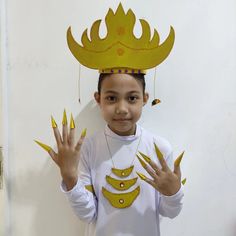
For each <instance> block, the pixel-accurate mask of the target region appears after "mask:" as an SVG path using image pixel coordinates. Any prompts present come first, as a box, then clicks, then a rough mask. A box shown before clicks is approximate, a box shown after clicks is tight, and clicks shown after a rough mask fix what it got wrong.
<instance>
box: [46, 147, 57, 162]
mask: <svg viewBox="0 0 236 236" xmlns="http://www.w3.org/2000/svg"><path fill="white" fill-rule="evenodd" d="M48 153H49V155H50V157H51V158H52V160H53V161H54V162H55V163H56V164H57V165H58V156H57V153H55V152H54V151H53V150H52V149H51V150H50V151H49V152H48Z"/></svg>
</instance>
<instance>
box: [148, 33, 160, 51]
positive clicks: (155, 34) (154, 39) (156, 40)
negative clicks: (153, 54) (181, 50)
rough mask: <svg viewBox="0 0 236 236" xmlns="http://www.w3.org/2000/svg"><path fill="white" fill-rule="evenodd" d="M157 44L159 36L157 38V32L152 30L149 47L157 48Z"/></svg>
mask: <svg viewBox="0 0 236 236" xmlns="http://www.w3.org/2000/svg"><path fill="white" fill-rule="evenodd" d="M159 42H160V36H159V34H158V32H157V30H156V29H154V34H153V37H152V40H151V41H150V47H156V46H158V45H159Z"/></svg>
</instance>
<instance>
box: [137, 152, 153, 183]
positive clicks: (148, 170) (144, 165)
mask: <svg viewBox="0 0 236 236" xmlns="http://www.w3.org/2000/svg"><path fill="white" fill-rule="evenodd" d="M137 157H138V160H139V162H140V164H141V165H142V167H143V168H144V169H145V170H146V171H147V172H148V174H149V175H150V176H152V178H154V179H157V174H156V173H155V172H154V171H153V170H152V169H151V168H150V167H149V166H148V165H147V164H146V163H145V162H144V161H143V160H142V159H141V158H140V157H139V156H138V155H137Z"/></svg>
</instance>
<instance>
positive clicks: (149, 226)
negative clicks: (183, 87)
mask: <svg viewBox="0 0 236 236" xmlns="http://www.w3.org/2000/svg"><path fill="white" fill-rule="evenodd" d="M105 135H106V136H107V142H108V145H109V149H110V152H109V149H108V147H107V142H106V139H105ZM139 142H140V143H139ZM154 142H155V143H156V144H157V146H158V147H159V149H160V150H161V152H162V153H163V155H164V158H165V160H166V162H167V164H168V165H169V166H170V167H171V168H173V159H172V148H171V146H170V144H169V143H168V142H167V141H166V140H165V139H163V138H161V137H158V136H155V135H153V134H151V133H150V132H148V131H147V130H145V129H144V128H142V127H140V126H139V125H137V128H136V133H135V135H131V136H119V135H117V134H115V133H114V132H113V131H111V130H110V129H109V127H108V126H106V127H105V129H104V132H98V133H96V134H95V135H93V136H92V137H90V138H86V139H85V141H84V143H83V145H82V149H81V159H80V164H79V179H78V182H77V184H76V185H75V186H74V188H73V189H71V190H70V191H67V190H66V187H65V185H64V184H63V183H62V185H61V190H62V191H63V192H64V193H65V195H66V196H67V198H68V200H69V202H70V204H71V206H72V208H73V210H74V212H75V214H76V215H77V216H78V217H79V218H80V219H81V220H84V221H86V222H88V223H89V224H88V225H87V231H86V236H111V235H112V236H143V235H148V236H159V235H160V226H159V215H162V216H165V217H169V218H174V217H175V216H177V215H178V214H179V212H180V211H181V209H182V199H183V195H184V194H183V189H182V187H181V188H180V190H179V191H178V192H177V193H176V194H174V195H172V196H164V195H162V194H160V193H159V192H158V191H157V190H156V189H154V188H153V187H152V186H150V185H149V184H148V183H146V182H145V181H142V180H140V179H139V178H138V180H137V182H136V184H135V185H134V186H132V187H131V188H130V189H128V190H127V191H124V192H131V191H132V190H134V189H135V188H137V186H140V193H139V195H138V196H137V198H136V199H135V200H134V202H133V203H132V205H131V206H130V207H127V208H123V209H119V208H115V207H113V206H112V205H111V204H110V202H109V201H108V200H107V199H106V198H105V197H104V196H103V193H102V187H105V188H106V189H107V190H108V191H110V192H112V193H121V192H120V191H119V190H115V189H114V188H113V187H112V186H111V185H109V184H108V183H107V181H106V175H108V176H111V177H113V178H116V179H119V178H118V177H116V176H114V174H113V173H111V168H117V169H125V168H127V167H130V166H131V165H134V169H133V171H132V173H131V174H130V176H128V177H127V178H125V179H131V178H135V177H137V174H136V171H137V172H140V173H143V174H144V175H146V176H148V177H150V176H149V175H148V173H147V172H146V171H145V169H144V168H143V167H142V165H141V164H140V163H139V160H138V159H137V157H136V155H135V153H136V151H137V149H138V151H141V152H142V153H144V154H146V155H147V156H149V157H150V158H151V159H152V160H153V161H155V162H156V163H157V164H158V166H159V167H161V166H160V163H159V161H158V158H157V156H156V153H155V148H154ZM138 143H139V145H138ZM137 147H138V148H137ZM86 185H92V186H93V188H94V193H92V192H90V191H88V190H87V189H86V188H85V186H86Z"/></svg>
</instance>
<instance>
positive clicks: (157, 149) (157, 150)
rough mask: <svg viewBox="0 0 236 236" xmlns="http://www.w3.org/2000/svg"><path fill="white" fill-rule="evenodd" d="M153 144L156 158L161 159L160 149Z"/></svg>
mask: <svg viewBox="0 0 236 236" xmlns="http://www.w3.org/2000/svg"><path fill="white" fill-rule="evenodd" d="M154 146H155V151H156V154H157V157H158V159H159V160H162V159H163V154H162V153H161V151H160V149H159V148H158V147H157V145H156V144H155V143H154Z"/></svg>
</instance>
